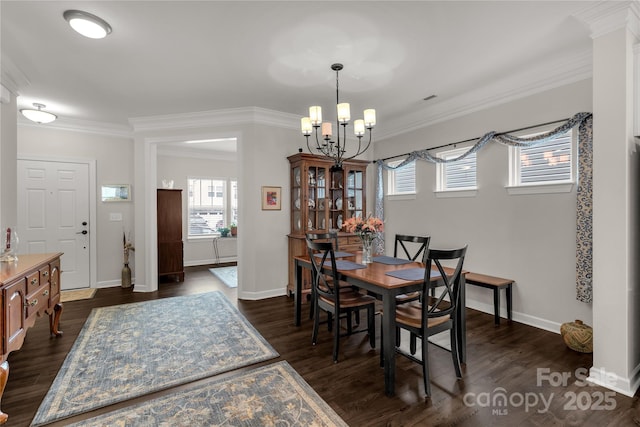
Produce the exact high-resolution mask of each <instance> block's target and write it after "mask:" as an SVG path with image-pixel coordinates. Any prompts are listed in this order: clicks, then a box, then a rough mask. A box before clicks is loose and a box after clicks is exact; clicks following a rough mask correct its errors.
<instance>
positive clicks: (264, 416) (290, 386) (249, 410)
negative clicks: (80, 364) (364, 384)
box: [71, 361, 347, 427]
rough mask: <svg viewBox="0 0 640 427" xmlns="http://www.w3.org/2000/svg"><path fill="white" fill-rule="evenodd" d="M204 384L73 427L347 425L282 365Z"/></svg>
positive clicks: (270, 366) (271, 365)
mask: <svg viewBox="0 0 640 427" xmlns="http://www.w3.org/2000/svg"><path fill="white" fill-rule="evenodd" d="M205 381H206V382H204V383H203V384H193V385H189V386H187V387H185V388H183V389H181V390H180V391H177V392H175V393H171V394H167V395H165V396H162V397H159V398H157V399H153V400H150V401H147V402H143V403H140V404H136V405H134V406H130V407H128V408H124V409H120V410H117V411H114V412H110V413H107V414H103V415H100V416H97V417H95V418H91V419H88V420H84V421H81V422H78V423H75V424H71V426H74V427H80V426H82V427H89V426H91V427H98V426H101V427H102V426H103V427H107V426H108V427H111V426H120V427H128V426H130V427H133V426H190V427H196V426H289V427H293V426H300V427H306V426H318V427H319V426H346V425H347V424H346V423H345V422H344V421H343V420H342V419H341V418H340V417H339V416H338V415H337V414H336V413H335V412H334V411H333V409H331V407H330V406H329V405H328V404H327V403H326V402H325V401H324V400H322V398H320V396H318V394H317V393H316V392H315V391H314V390H313V389H312V388H311V387H310V386H309V384H307V383H306V382H305V381H304V379H302V377H300V375H298V373H297V372H296V371H295V370H293V368H292V367H291V366H290V365H289V364H288V363H287V362H284V361H283V362H278V363H273V364H270V365H266V366H263V367H260V368H256V369H253V370H251V371H248V372H241V373H237V374H233V375H232V376H230V377H227V378H224V379H219V380H218V379H214V380H205Z"/></svg>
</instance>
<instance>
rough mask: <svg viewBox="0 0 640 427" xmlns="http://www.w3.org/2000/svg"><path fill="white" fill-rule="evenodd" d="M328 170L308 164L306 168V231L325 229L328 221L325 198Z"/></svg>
mask: <svg viewBox="0 0 640 427" xmlns="http://www.w3.org/2000/svg"><path fill="white" fill-rule="evenodd" d="M327 177H328V170H327V168H326V167H324V166H309V170H308V177H307V179H308V180H309V182H308V187H307V188H308V195H307V196H308V197H307V200H306V201H305V202H306V207H307V212H308V213H309V214H308V216H307V224H306V229H307V231H312V230H326V229H327V222H328V216H327V212H328V209H329V208H328V205H327V202H326V199H327V194H328V191H327V181H328V180H327Z"/></svg>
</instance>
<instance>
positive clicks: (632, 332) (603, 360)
mask: <svg viewBox="0 0 640 427" xmlns="http://www.w3.org/2000/svg"><path fill="white" fill-rule="evenodd" d="M638 5H639V3H638V2H637V1H636V0H634V1H631V2H603V3H602V4H600V5H599V7H600V10H599V12H600V13H599V14H595V13H594V14H591V15H590V16H588V17H587V18H588V19H585V20H586V21H588V23H589V24H590V25H591V30H592V37H593V123H594V128H593V129H594V132H593V139H594V141H593V159H594V160H593V163H594V165H593V167H594V170H593V243H594V245H593V247H594V249H593V290H594V291H593V329H594V350H593V367H592V368H591V370H590V375H589V380H591V381H593V382H595V383H597V384H600V385H603V386H605V387H607V388H610V389H612V390H614V391H616V392H619V393H622V394H625V395H628V396H633V394H634V393H635V390H636V389H637V388H638V381H639V379H640V377H639V376H638V374H639V369H640V348H639V347H640V318H639V313H638V308H639V307H640V301H638V299H639V298H640V293H639V290H640V286H639V284H638V283H637V281H638V278H639V277H640V275H638V266H640V262H638V261H639V260H638V259H637V256H638V254H639V253H640V252H639V251H638V250H636V248H637V247H638V243H636V242H637V241H638V231H639V230H640V227H639V225H640V222H639V221H640V217H639V215H638V212H639V209H638V202H637V200H638V197H639V196H638V188H640V187H639V186H638V184H637V183H636V181H638V180H639V178H640V176H638V171H640V168H639V167H638V165H639V164H640V154H639V153H637V150H636V145H635V142H634V137H633V127H634V99H633V98H634V80H635V79H634V54H633V52H634V44H636V43H637V29H638V28H639V27H638V22H640V21H639V19H638V18H639V14H638V11H639V10H640V8H638ZM582 18H583V19H584V18H585V16H582ZM635 72H636V73H637V70H636V71H635Z"/></svg>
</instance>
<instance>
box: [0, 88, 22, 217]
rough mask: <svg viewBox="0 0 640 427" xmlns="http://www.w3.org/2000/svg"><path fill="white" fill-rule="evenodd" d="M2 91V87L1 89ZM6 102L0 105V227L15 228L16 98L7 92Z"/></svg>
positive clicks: (16, 195)
mask: <svg viewBox="0 0 640 427" xmlns="http://www.w3.org/2000/svg"><path fill="white" fill-rule="evenodd" d="M2 89H3V91H4V87H2ZM7 97H8V100H7V101H8V102H7V103H4V102H3V103H1V104H0V123H1V126H0V165H1V168H0V200H1V201H2V202H0V227H15V226H16V224H17V222H18V210H17V205H18V194H17V179H18V176H17V164H16V155H17V139H18V135H17V126H16V122H17V111H18V109H17V106H16V97H15V96H13V94H10V93H8V91H7Z"/></svg>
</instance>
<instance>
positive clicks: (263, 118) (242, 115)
mask: <svg viewBox="0 0 640 427" xmlns="http://www.w3.org/2000/svg"><path fill="white" fill-rule="evenodd" d="M299 122H300V117H299V116H297V115H295V114H290V113H283V112H280V111H274V110H268V109H266V108H259V107H243V108H229V109H224V110H214V111H200V112H195V113H184V114H170V115H163V116H150V117H136V118H131V119H129V123H130V124H131V126H132V127H133V130H134V132H147V131H158V130H168V129H188V128H201V127H207V126H228V125H240V124H264V125H268V126H275V127H281V128H285V129H297V127H298V125H299Z"/></svg>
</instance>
